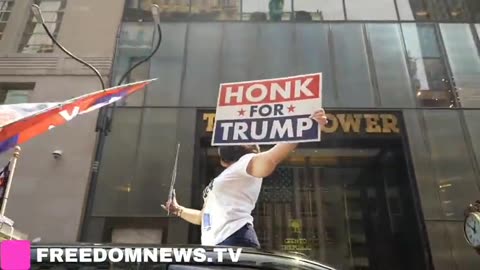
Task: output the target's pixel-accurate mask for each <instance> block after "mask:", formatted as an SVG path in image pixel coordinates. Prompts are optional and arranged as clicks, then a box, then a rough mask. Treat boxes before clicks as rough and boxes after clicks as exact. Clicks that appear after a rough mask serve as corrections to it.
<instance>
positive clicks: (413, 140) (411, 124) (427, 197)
mask: <svg viewBox="0 0 480 270" xmlns="http://www.w3.org/2000/svg"><path fill="white" fill-rule="evenodd" d="M403 119H404V121H405V126H406V129H407V130H406V136H407V140H408V145H409V148H410V155H411V159H412V166H413V170H414V172H415V178H416V186H417V189H418V192H419V194H421V196H420V204H421V206H422V211H423V216H424V218H425V219H427V220H430V219H436V220H438V219H443V218H444V217H445V215H444V214H443V210H442V208H441V205H440V197H439V196H440V193H439V192H438V185H437V183H436V180H435V172H434V171H433V169H432V168H433V163H432V159H431V153H430V147H429V144H428V138H427V135H426V130H425V117H424V115H423V111H419V110H404V111H403Z"/></svg>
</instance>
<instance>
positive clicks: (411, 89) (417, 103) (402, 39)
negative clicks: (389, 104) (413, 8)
mask: <svg viewBox="0 0 480 270" xmlns="http://www.w3.org/2000/svg"><path fill="white" fill-rule="evenodd" d="M410 24H415V27H416V26H417V24H416V23H410ZM403 25H404V23H399V25H398V27H399V30H400V38H401V43H402V44H401V45H402V49H403V55H404V56H405V57H404V58H405V64H406V66H407V72H408V76H409V77H410V91H414V93H413V98H414V100H413V102H414V106H415V107H417V108H418V107H420V103H419V102H418V99H417V94H416V93H415V92H416V90H417V89H415V85H414V82H413V80H412V78H413V75H414V74H412V71H411V69H410V64H409V63H410V62H409V60H408V57H409V55H408V50H407V42H406V41H405V34H404V33H403Z"/></svg>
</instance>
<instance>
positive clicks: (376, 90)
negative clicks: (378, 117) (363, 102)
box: [362, 24, 382, 107]
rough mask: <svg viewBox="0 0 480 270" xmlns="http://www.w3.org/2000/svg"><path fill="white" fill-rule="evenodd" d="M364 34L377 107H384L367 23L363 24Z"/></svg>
mask: <svg viewBox="0 0 480 270" xmlns="http://www.w3.org/2000/svg"><path fill="white" fill-rule="evenodd" d="M362 36H363V40H364V43H365V50H366V53H367V63H368V71H369V73H370V80H371V83H372V87H373V89H372V90H373V99H374V104H375V107H377V105H378V107H382V100H381V99H380V89H379V87H378V79H377V72H376V69H375V61H374V60H373V52H372V48H371V46H370V40H369V38H368V33H367V26H366V24H362Z"/></svg>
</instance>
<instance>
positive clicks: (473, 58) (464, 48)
mask: <svg viewBox="0 0 480 270" xmlns="http://www.w3.org/2000/svg"><path fill="white" fill-rule="evenodd" d="M440 29H441V31H442V37H443V43H444V44H445V50H446V52H447V57H448V62H449V64H450V69H451V71H452V75H453V80H454V82H455V87H456V93H457V95H458V100H459V103H460V105H461V106H462V107H476V108H479V107H480V57H479V54H478V52H479V50H478V49H479V48H478V47H477V44H475V40H474V38H473V36H472V28H471V27H470V25H468V24H440ZM459 41H461V42H459Z"/></svg>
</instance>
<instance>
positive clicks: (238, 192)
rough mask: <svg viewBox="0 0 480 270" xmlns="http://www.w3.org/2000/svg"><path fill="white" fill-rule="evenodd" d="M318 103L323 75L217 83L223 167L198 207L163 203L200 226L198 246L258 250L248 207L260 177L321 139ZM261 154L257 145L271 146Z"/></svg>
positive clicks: (322, 115)
mask: <svg viewBox="0 0 480 270" xmlns="http://www.w3.org/2000/svg"><path fill="white" fill-rule="evenodd" d="M320 106H321V74H312V75H303V76H297V77H289V78H280V79H274V80H264V81H252V82H241V83H234V84H222V85H221V86H220V93H219V101H218V106H217V117H218V118H217V119H216V122H215V129H214V135H213V138H212V145H218V146H220V147H219V150H218V154H219V156H220V163H221V165H222V166H223V167H225V170H224V171H223V172H222V173H221V174H220V175H219V176H217V177H216V178H215V179H214V180H213V181H212V182H211V183H210V184H209V185H208V186H207V188H206V189H205V190H204V193H203V195H204V196H203V197H204V205H203V209H202V210H196V209H190V208H185V207H183V206H180V205H179V204H178V203H177V201H176V198H175V197H173V198H172V199H169V200H168V201H167V203H166V204H165V205H162V207H163V208H164V209H166V210H168V211H169V212H170V213H173V214H175V215H177V216H179V217H181V218H182V219H184V220H186V221H188V222H190V223H193V224H197V225H201V226H202V245H208V246H215V245H228V246H243V247H255V248H259V247H260V244H259V242H258V239H257V236H256V233H255V230H254V229H253V217H252V215H251V212H252V210H253V209H254V208H255V204H256V202H257V199H258V196H259V194H260V190H261V186H262V179H263V178H265V177H267V176H269V175H270V174H272V173H273V171H275V169H276V167H277V166H278V164H280V163H281V162H282V161H283V160H285V158H287V156H288V155H289V153H290V152H291V151H292V150H293V149H295V148H296V147H297V144H298V143H299V142H309V141H319V140H320V126H323V125H325V124H326V123H327V118H326V116H325V112H324V110H323V109H321V108H319V107H320ZM274 143H276V145H275V146H274V147H272V148H271V149H270V150H268V151H265V152H260V149H259V147H258V144H274Z"/></svg>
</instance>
